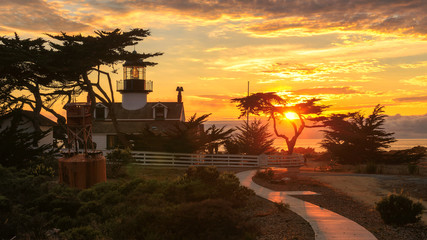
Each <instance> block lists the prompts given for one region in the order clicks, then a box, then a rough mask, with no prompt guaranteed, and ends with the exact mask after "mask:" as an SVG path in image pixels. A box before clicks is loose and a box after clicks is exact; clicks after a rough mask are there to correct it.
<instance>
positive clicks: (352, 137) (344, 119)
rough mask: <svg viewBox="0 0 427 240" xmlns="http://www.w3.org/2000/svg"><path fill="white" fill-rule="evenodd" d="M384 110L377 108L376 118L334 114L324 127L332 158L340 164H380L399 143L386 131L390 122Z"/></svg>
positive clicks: (324, 143) (359, 114) (324, 122)
mask: <svg viewBox="0 0 427 240" xmlns="http://www.w3.org/2000/svg"><path fill="white" fill-rule="evenodd" d="M383 108H384V107H383V106H381V105H377V106H376V107H375V108H374V110H373V112H372V114H371V115H369V116H368V117H365V116H364V115H363V114H362V113H360V112H353V113H348V114H333V115H332V116H330V117H329V118H328V119H326V120H323V121H322V124H323V125H325V127H326V128H327V129H326V130H323V132H324V139H323V141H322V143H321V145H322V147H323V148H325V149H326V150H327V151H328V152H329V153H330V154H331V157H332V158H333V159H334V160H336V161H338V162H340V163H353V164H355V163H366V162H379V161H381V160H382V159H383V156H384V155H383V153H384V149H385V148H388V147H390V143H392V142H395V141H396V140H395V139H394V137H392V135H393V133H388V132H386V131H385V130H384V129H383V124H384V121H385V119H386V117H387V116H386V115H384V114H383V113H384V110H383Z"/></svg>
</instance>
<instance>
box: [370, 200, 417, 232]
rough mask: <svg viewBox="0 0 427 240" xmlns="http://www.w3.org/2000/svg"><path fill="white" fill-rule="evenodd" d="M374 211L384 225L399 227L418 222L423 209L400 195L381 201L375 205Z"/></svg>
mask: <svg viewBox="0 0 427 240" xmlns="http://www.w3.org/2000/svg"><path fill="white" fill-rule="evenodd" d="M376 210H377V211H378V212H379V213H380V215H381V218H382V219H383V221H384V223H386V224H388V225H398V226H401V225H405V224H408V223H416V222H418V221H419V220H420V219H421V214H422V212H423V210H424V207H423V205H422V204H421V203H419V202H417V203H414V202H413V201H412V200H411V199H410V198H409V197H408V196H406V195H404V194H403V193H400V194H391V195H389V196H387V197H384V198H383V199H381V201H379V202H378V203H376Z"/></svg>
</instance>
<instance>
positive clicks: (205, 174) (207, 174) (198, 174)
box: [184, 166, 219, 184]
mask: <svg viewBox="0 0 427 240" xmlns="http://www.w3.org/2000/svg"><path fill="white" fill-rule="evenodd" d="M218 177H219V172H218V170H217V169H216V167H193V166H192V167H189V168H188V169H187V171H186V172H185V176H184V178H185V179H186V180H200V181H202V182H204V183H208V184H209V183H210V184H212V183H215V182H216V180H217V179H218Z"/></svg>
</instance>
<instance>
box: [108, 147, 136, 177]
mask: <svg viewBox="0 0 427 240" xmlns="http://www.w3.org/2000/svg"><path fill="white" fill-rule="evenodd" d="M132 160H133V157H132V153H131V152H130V150H129V149H115V150H113V151H112V152H110V153H108V154H107V177H108V178H117V177H119V176H121V175H124V173H123V172H122V167H123V166H126V165H127V164H129V163H130V162H131V161H132Z"/></svg>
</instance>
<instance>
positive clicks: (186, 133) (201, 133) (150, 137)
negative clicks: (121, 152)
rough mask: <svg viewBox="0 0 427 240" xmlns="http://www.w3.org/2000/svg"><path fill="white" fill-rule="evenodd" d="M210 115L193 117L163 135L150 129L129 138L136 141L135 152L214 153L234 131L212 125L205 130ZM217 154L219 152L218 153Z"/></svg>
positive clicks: (167, 130) (165, 131) (177, 124)
mask: <svg viewBox="0 0 427 240" xmlns="http://www.w3.org/2000/svg"><path fill="white" fill-rule="evenodd" d="M209 116H210V114H204V115H202V116H200V117H198V116H197V115H196V114H194V115H193V116H191V117H190V118H189V119H188V120H187V121H186V122H177V123H176V124H175V125H174V126H173V127H172V128H170V129H166V130H164V132H161V133H158V132H157V133H155V132H154V131H153V130H151V129H150V128H149V127H147V128H145V129H144V132H143V133H142V134H141V135H133V136H131V137H129V138H130V139H132V140H133V141H134V148H133V149H134V150H142V151H159V152H176V153H196V152H205V151H206V150H208V151H209V152H210V153H213V151H214V150H215V149H218V147H219V146H220V145H222V144H224V142H225V141H226V140H227V139H229V138H230V135H231V133H232V132H233V131H234V129H228V130H225V127H222V128H217V127H216V126H215V125H212V126H211V127H210V128H208V129H207V130H204V125H203V124H204V123H205V122H206V121H207V118H208V117H209ZM216 152H217V151H216Z"/></svg>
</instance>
